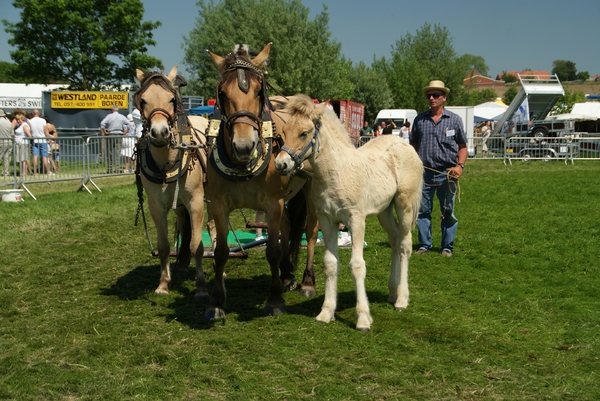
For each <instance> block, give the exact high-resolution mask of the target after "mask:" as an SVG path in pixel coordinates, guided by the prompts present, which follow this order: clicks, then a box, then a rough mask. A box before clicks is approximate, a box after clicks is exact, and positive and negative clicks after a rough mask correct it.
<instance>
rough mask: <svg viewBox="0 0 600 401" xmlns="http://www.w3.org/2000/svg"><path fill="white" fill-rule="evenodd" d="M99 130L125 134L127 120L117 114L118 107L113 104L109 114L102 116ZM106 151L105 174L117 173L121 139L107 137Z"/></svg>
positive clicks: (107, 133) (113, 133) (105, 132)
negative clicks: (106, 164) (106, 165)
mask: <svg viewBox="0 0 600 401" xmlns="http://www.w3.org/2000/svg"><path fill="white" fill-rule="evenodd" d="M100 130H101V131H102V135H106V136H108V135H120V136H123V135H126V134H127V132H129V120H127V118H126V117H125V116H124V115H122V114H119V107H118V106H116V105H113V106H112V107H111V109H110V114H109V115H107V116H106V117H104V119H103V120H102V121H101V122H100ZM107 139H108V141H107V145H108V146H106V147H105V148H106V153H108V154H107V156H108V158H107V162H108V169H107V170H106V173H107V174H112V173H113V172H114V173H119V170H120V168H121V163H120V158H121V139H119V138H107Z"/></svg>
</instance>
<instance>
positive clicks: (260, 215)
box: [254, 210, 267, 241]
mask: <svg viewBox="0 0 600 401" xmlns="http://www.w3.org/2000/svg"><path fill="white" fill-rule="evenodd" d="M264 219H265V212H263V211H261V210H257V211H256V216H255V217H254V222H256V223H262V222H263V220H264ZM254 232H255V233H256V236H255V237H254V241H262V240H264V239H265V238H267V237H266V236H264V235H263V229H262V227H256V228H255V229H254Z"/></svg>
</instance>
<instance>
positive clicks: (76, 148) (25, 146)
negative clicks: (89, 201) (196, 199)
mask: <svg viewBox="0 0 600 401" xmlns="http://www.w3.org/2000/svg"><path fill="white" fill-rule="evenodd" d="M96 132H97V131H96ZM35 141H41V142H40V143H45V144H46V146H47V149H48V156H47V157H46V165H44V158H43V157H42V156H41V155H40V156H37V157H34V156H33V152H32V150H33V144H34V143H35ZM136 141H137V138H136V137H133V136H118V135H117V136H90V137H83V136H58V137H56V138H53V139H36V138H26V139H25V141H24V143H19V144H17V143H15V141H14V139H12V138H0V163H2V164H1V165H2V170H1V173H0V174H1V175H0V186H5V187H11V188H12V189H20V188H22V189H24V190H25V191H26V192H27V193H28V194H29V195H30V196H31V197H32V198H33V199H36V198H35V196H34V195H33V193H32V191H31V189H30V184H37V183H44V182H48V183H49V182H57V181H73V180H75V181H77V180H78V181H81V185H80V187H79V189H78V190H82V189H85V190H87V191H88V192H89V193H92V192H91V191H90V189H89V188H88V187H87V184H88V183H91V184H92V185H93V186H94V187H95V188H96V189H97V190H98V191H101V190H100V188H99V187H98V185H97V184H96V183H95V182H94V181H93V179H94V178H99V177H111V176H119V175H127V174H133V172H134V170H135V161H133V160H131V158H129V159H128V157H129V155H132V152H133V146H134V144H135V142H136ZM124 145H125V146H126V148H127V149H124ZM6 157H8V159H6ZM6 162H8V163H7V166H8V168H5V163H6ZM5 173H6V174H5Z"/></svg>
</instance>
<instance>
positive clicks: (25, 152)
mask: <svg viewBox="0 0 600 401" xmlns="http://www.w3.org/2000/svg"><path fill="white" fill-rule="evenodd" d="M14 120H15V125H16V127H17V128H16V129H15V149H16V151H15V162H16V163H19V166H20V168H19V172H20V174H21V176H22V177H26V176H27V174H32V172H31V167H30V165H29V143H30V142H29V139H28V138H31V128H30V127H29V124H27V123H26V122H25V114H23V113H22V112H19V113H17V114H16V115H15V118H14Z"/></svg>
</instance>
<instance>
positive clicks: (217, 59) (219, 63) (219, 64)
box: [206, 50, 225, 71]
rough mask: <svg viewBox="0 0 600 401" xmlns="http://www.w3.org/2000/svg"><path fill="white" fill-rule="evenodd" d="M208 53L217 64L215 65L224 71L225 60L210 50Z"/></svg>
mask: <svg viewBox="0 0 600 401" xmlns="http://www.w3.org/2000/svg"><path fill="white" fill-rule="evenodd" d="M206 51H207V52H208V54H209V55H210V57H212V59H213V61H214V62H215V65H216V66H217V69H218V70H219V71H221V70H222V69H223V65H224V64H225V58H224V57H221V56H219V55H218V54H215V53H213V52H211V51H210V50H206Z"/></svg>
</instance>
